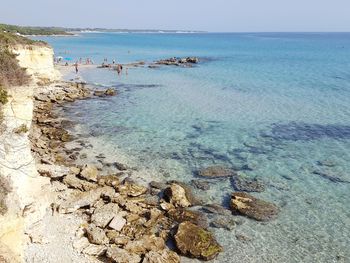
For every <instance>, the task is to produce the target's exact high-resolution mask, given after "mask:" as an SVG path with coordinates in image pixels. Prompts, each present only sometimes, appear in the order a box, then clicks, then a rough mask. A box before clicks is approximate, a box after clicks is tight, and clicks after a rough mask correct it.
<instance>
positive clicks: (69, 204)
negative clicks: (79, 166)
mask: <svg viewBox="0 0 350 263" xmlns="http://www.w3.org/2000/svg"><path fill="white" fill-rule="evenodd" d="M112 190H113V189H112ZM108 191H109V187H108V186H105V187H101V188H97V189H92V190H90V191H87V192H78V191H76V192H73V193H72V194H71V195H70V196H68V198H67V200H66V201H64V202H62V203H61V204H60V205H59V212H60V213H73V212H75V211H76V210H78V209H79V208H81V207H91V206H92V205H93V204H94V203H96V201H97V200H99V199H100V197H101V196H102V195H103V194H105V193H106V192H108Z"/></svg>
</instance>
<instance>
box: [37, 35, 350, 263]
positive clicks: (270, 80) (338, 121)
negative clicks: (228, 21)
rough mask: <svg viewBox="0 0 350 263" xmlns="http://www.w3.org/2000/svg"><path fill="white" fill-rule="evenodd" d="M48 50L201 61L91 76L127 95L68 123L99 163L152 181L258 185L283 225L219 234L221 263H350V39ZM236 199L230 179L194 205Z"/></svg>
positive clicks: (106, 43) (83, 108)
mask: <svg viewBox="0 0 350 263" xmlns="http://www.w3.org/2000/svg"><path fill="white" fill-rule="evenodd" d="M44 40H46V41H48V42H49V43H50V44H51V45H53V47H54V48H55V52H56V55H58V56H64V57H71V58H73V59H74V60H75V59H79V58H80V57H82V58H86V57H90V58H92V59H93V60H94V61H95V62H99V63H100V62H102V61H103V58H105V57H106V58H108V59H109V61H111V60H112V59H115V60H116V61H118V62H122V63H126V62H133V61H138V60H142V61H146V62H151V61H153V60H156V59H162V58H168V57H173V56H179V57H184V56H198V57H200V58H201V61H202V62H201V63H200V64H198V65H197V66H195V67H193V68H180V67H161V68H159V69H150V68H148V67H139V68H130V69H129V74H128V75H127V76H126V75H123V76H120V77H118V76H117V74H116V72H115V71H109V70H106V69H89V70H82V72H81V75H82V77H83V78H84V79H85V80H86V81H87V82H90V83H95V84H100V85H103V86H112V87H115V88H117V90H118V92H119V95H118V96H116V97H110V98H106V99H94V100H87V101H79V102H77V103H74V104H73V105H71V106H70V107H69V108H68V109H67V110H66V111H65V113H64V114H66V115H67V116H68V117H69V118H72V119H74V120H76V121H77V122H78V126H77V127H76V132H79V133H81V134H83V135H86V136H87V137H88V139H89V140H90V141H91V143H92V144H93V145H94V146H95V148H94V149H96V153H97V152H104V153H105V155H106V156H108V158H110V159H113V158H116V159H118V158H125V160H128V162H130V164H131V165H132V166H134V167H136V168H138V169H139V172H138V173H137V176H138V177H142V178H141V179H143V180H144V181H147V180H150V179H154V180H169V179H178V180H182V181H185V182H189V181H191V180H192V179H198V178H197V177H196V171H197V170H198V169H200V168H203V167H206V166H208V165H213V164H222V165H226V166H231V167H234V168H235V169H237V170H240V172H241V173H244V174H245V175H247V176H249V177H252V178H253V177H258V178H260V179H261V180H262V181H263V182H264V183H265V184H266V186H267V187H266V191H265V192H263V193H253V195H255V196H257V197H259V198H262V199H265V200H268V201H271V202H274V203H276V204H278V205H279V206H280V207H281V212H280V214H279V217H278V219H277V220H275V221H272V222H269V223H259V222H256V221H253V220H250V219H246V218H243V217H242V220H243V224H241V225H239V226H237V227H236V229H235V230H233V231H227V230H223V229H212V230H213V231H214V232H215V234H216V236H217V238H218V240H219V242H220V243H221V244H222V245H223V246H224V249H225V252H224V253H222V254H221V255H219V257H218V258H217V259H216V260H214V261H215V262H350V249H349V248H350V34H347V33H342V34H341V33H339V34H338V33H337V34H316V33H314V34H301V33H300V34H297V33H294V34H287V33H260V34H102V33H100V34H83V35H81V36H78V37H63V38H45V39H44ZM67 53H68V54H67ZM72 71H73V70H72ZM233 191H234V189H233V187H232V185H231V183H230V181H229V180H218V181H217V180H216V181H213V182H212V184H211V189H210V190H209V191H205V192H201V191H198V192H197V194H198V195H200V196H201V197H202V198H204V199H205V200H206V201H207V202H216V203H221V204H224V205H226V204H227V200H228V198H229V195H230V193H231V192H233ZM240 234H242V235H245V236H247V237H249V241H246V242H242V241H239V240H238V239H237V238H236V235H240Z"/></svg>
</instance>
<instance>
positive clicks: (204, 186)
mask: <svg viewBox="0 0 350 263" xmlns="http://www.w3.org/2000/svg"><path fill="white" fill-rule="evenodd" d="M191 184H192V185H193V186H194V187H196V188H197V189H200V190H205V191H207V190H209V189H210V184H209V182H207V181H203V180H192V181H191Z"/></svg>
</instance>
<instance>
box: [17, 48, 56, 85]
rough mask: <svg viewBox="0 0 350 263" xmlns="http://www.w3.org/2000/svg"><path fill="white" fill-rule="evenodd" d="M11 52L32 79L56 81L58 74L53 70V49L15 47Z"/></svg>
mask: <svg viewBox="0 0 350 263" xmlns="http://www.w3.org/2000/svg"><path fill="white" fill-rule="evenodd" d="M11 51H12V52H13V53H14V54H16V55H17V60H18V61H19V65H20V66H21V67H23V68H26V69H27V73H28V74H29V75H31V76H32V77H33V78H34V79H36V80H38V79H50V80H58V79H59V78H60V73H59V72H58V71H57V70H55V68H54V63H53V57H54V52H53V49H52V48H51V47H49V46H46V45H16V46H14V47H12V48H11Z"/></svg>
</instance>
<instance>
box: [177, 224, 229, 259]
mask: <svg viewBox="0 0 350 263" xmlns="http://www.w3.org/2000/svg"><path fill="white" fill-rule="evenodd" d="M175 243H176V247H177V248H178V249H179V251H180V252H181V254H183V255H185V256H189V257H194V258H198V259H203V260H211V259H214V258H215V257H216V256H217V255H218V254H219V253H220V252H222V251H223V249H222V247H221V246H220V245H219V244H218V242H217V241H216V240H215V238H214V237H213V235H212V233H210V232H208V231H206V230H204V229H203V228H201V227H199V226H196V225H194V224H192V223H191V222H183V223H181V224H180V225H179V227H178V230H177V232H176V235H175Z"/></svg>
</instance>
